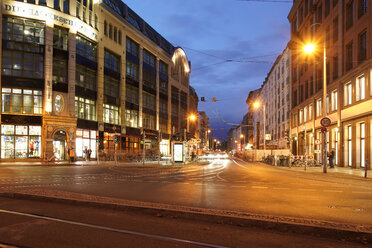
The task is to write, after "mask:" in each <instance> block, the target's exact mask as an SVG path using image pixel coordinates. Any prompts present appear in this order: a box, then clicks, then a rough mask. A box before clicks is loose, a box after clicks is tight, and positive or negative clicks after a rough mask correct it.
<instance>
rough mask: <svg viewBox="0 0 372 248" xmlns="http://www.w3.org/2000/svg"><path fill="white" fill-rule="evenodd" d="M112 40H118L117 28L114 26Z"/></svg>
mask: <svg viewBox="0 0 372 248" xmlns="http://www.w3.org/2000/svg"><path fill="white" fill-rule="evenodd" d="M114 41H115V42H117V41H118V29H117V28H116V27H114Z"/></svg>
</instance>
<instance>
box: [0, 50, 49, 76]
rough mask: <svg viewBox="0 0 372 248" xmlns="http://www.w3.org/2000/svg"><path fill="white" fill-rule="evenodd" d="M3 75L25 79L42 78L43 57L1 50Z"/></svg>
mask: <svg viewBox="0 0 372 248" xmlns="http://www.w3.org/2000/svg"><path fill="white" fill-rule="evenodd" d="M2 63H3V66H2V67H3V68H2V73H3V75H7V76H18V77H26V78H43V76H44V56H43V55H42V54H35V53H26V52H17V51H7V50H3V59H2Z"/></svg>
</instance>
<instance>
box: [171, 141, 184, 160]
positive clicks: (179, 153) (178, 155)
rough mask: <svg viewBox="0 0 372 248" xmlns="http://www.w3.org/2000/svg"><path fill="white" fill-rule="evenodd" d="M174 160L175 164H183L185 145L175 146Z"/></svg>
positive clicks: (176, 144)
mask: <svg viewBox="0 0 372 248" xmlns="http://www.w3.org/2000/svg"><path fill="white" fill-rule="evenodd" d="M173 158H174V162H183V144H182V143H175V144H173Z"/></svg>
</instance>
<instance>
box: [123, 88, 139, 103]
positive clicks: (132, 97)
mask: <svg viewBox="0 0 372 248" xmlns="http://www.w3.org/2000/svg"><path fill="white" fill-rule="evenodd" d="M125 87H126V92H125V93H126V96H125V100H126V101H127V102H129V103H133V104H136V105H138V99H139V89H138V88H136V87H133V86H131V85H128V84H126V86H125Z"/></svg>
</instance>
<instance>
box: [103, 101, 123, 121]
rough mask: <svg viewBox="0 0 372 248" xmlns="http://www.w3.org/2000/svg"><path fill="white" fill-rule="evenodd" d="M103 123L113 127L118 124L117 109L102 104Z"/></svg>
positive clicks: (116, 107)
mask: <svg viewBox="0 0 372 248" xmlns="http://www.w3.org/2000/svg"><path fill="white" fill-rule="evenodd" d="M103 122H105V123H110V124H114V125H119V124H120V115H119V107H118V106H113V105H109V104H103Z"/></svg>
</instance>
